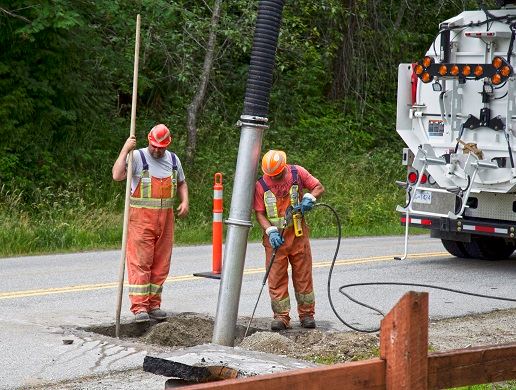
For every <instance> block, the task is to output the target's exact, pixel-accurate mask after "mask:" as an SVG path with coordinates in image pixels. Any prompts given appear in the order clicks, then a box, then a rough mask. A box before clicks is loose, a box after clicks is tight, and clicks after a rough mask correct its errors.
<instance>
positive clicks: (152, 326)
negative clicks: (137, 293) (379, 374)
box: [84, 313, 378, 363]
mask: <svg viewBox="0 0 516 390" xmlns="http://www.w3.org/2000/svg"><path fill="white" fill-rule="evenodd" d="M247 321H248V319H241V321H239V324H237V328H236V332H235V346H236V347H240V348H243V349H248V350H252V351H259V352H267V353H273V354H280V355H287V356H289V357H294V358H298V359H304V360H310V361H315V362H318V363H334V362H343V361H350V360H360V359H367V358H370V357H373V356H377V353H378V347H377V346H378V337H377V336H376V335H368V334H356V333H352V332H336V331H328V330H322V329H310V330H308V329H303V328H294V329H289V330H285V331H281V332H270V331H268V326H269V320H268V319H255V320H254V321H253V324H254V325H256V326H253V327H250V328H249V332H248V335H247V337H246V338H245V339H244V334H245V329H246V326H247ZM213 327H214V319H213V318H212V317H209V316H207V315H201V314H197V313H179V314H173V315H171V316H170V317H169V318H168V319H167V320H166V321H163V322H156V321H150V322H146V323H134V322H131V323H122V324H120V337H121V338H130V339H133V340H134V339H136V340H137V341H140V342H144V343H147V344H152V345H159V346H166V347H174V348H182V347H192V346H195V345H202V344H207V343H210V342H211V340H212V335H213ZM84 330H86V331H88V332H94V333H99V334H102V335H104V336H109V337H115V326H114V325H100V326H91V327H88V328H85V329H84Z"/></svg>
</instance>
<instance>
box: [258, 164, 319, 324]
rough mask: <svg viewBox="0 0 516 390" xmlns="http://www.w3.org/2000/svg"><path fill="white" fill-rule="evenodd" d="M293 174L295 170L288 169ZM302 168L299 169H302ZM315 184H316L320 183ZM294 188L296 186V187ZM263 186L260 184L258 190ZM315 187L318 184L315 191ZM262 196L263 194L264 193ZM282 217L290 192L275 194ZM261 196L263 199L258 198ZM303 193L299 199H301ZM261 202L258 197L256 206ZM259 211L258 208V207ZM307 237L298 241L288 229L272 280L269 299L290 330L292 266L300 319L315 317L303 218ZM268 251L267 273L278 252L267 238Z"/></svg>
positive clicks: (265, 238)
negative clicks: (290, 272) (290, 270)
mask: <svg viewBox="0 0 516 390" xmlns="http://www.w3.org/2000/svg"><path fill="white" fill-rule="evenodd" d="M287 168H288V169H289V170H290V171H291V170H292V168H291V167H290V166H287ZM298 168H299V167H298ZM285 179H286V180H292V175H291V174H290V175H287V177H286V178H285ZM312 179H313V180H315V183H318V181H317V180H316V179H315V178H313V177H312ZM292 184H293V183H292ZM259 185H260V184H259V183H257V186H256V188H258V186H259ZM313 187H315V184H314V185H313V186H312V188H313ZM260 192H261V191H260ZM274 195H275V197H276V207H277V212H278V216H283V217H284V216H285V211H286V210H287V208H288V206H290V205H291V204H292V203H291V198H290V194H289V193H288V192H286V193H283V194H280V193H274ZM258 196H259V195H258ZM301 196H302V194H301V191H300V192H299V197H301ZM257 200H258V199H256V197H255V206H256V202H257ZM255 209H256V207H255ZM302 226H303V235H302V236H300V237H296V236H295V233H294V228H293V226H288V227H286V228H285V229H284V232H283V239H284V240H285V242H284V243H283V244H282V245H281V246H280V247H279V248H278V250H277V252H276V257H275V259H274V263H273V265H272V267H271V271H270V273H269V277H268V284H269V295H270V297H271V306H272V311H273V313H274V318H275V319H277V320H281V321H283V323H285V325H286V326H287V327H289V326H290V314H289V313H290V297H289V292H288V271H287V270H288V264H289V263H290V265H291V267H292V282H293V285H294V291H295V294H296V301H297V312H298V314H299V319H300V320H302V319H303V318H305V317H313V316H314V313H315V296H314V289H313V280H312V251H311V248H310V239H309V229H308V225H307V224H306V223H305V220H304V218H303V220H302ZM262 242H263V246H264V247H265V257H266V263H265V266H266V269H267V267H268V266H269V263H270V261H271V258H272V254H273V252H274V249H273V248H272V246H271V245H270V243H269V237H268V236H267V234H264V235H263V238H262Z"/></svg>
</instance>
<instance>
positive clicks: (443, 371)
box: [428, 343, 516, 389]
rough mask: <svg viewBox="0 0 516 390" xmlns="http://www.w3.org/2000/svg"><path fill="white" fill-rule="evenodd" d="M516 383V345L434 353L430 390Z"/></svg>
mask: <svg viewBox="0 0 516 390" xmlns="http://www.w3.org/2000/svg"><path fill="white" fill-rule="evenodd" d="M512 379H516V343H512V344H505V345H497V346H487V347H475V348H468V349H459V350H454V351H449V352H440V353H432V354H430V356H429V357H428V389H443V388H450V387H459V386H467V385H474V384H481V383H492V382H500V381H506V380H512Z"/></svg>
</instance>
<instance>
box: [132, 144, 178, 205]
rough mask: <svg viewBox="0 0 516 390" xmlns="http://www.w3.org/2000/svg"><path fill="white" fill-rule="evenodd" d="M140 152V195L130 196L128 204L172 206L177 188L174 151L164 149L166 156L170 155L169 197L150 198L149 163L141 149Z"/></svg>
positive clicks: (150, 179)
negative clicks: (141, 166)
mask: <svg viewBox="0 0 516 390" xmlns="http://www.w3.org/2000/svg"><path fill="white" fill-rule="evenodd" d="M138 152H140V157H141V159H142V164H143V169H142V175H141V178H140V196H139V197H135V196H131V201H130V203H129V204H130V205H131V206H132V207H145V208H152V209H156V208H173V207H174V203H173V198H174V197H175V195H176V190H177V175H178V172H177V170H178V169H177V160H176V155H175V154H174V153H171V152H169V151H168V150H167V151H166V154H167V156H170V158H171V160H172V174H171V175H170V185H171V188H170V198H152V178H151V176H150V173H149V164H148V163H147V159H146V158H145V155H144V153H143V151H142V150H138Z"/></svg>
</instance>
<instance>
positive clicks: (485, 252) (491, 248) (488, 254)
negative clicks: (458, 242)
mask: <svg viewBox="0 0 516 390" xmlns="http://www.w3.org/2000/svg"><path fill="white" fill-rule="evenodd" d="M464 248H465V249H466V251H467V252H469V253H470V254H471V257H474V258H476V259H483V260H504V259H507V258H509V257H510V256H511V255H512V253H513V252H514V249H515V246H514V243H512V242H506V241H505V240H504V239H503V238H500V237H478V236H473V237H471V242H469V243H464Z"/></svg>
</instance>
